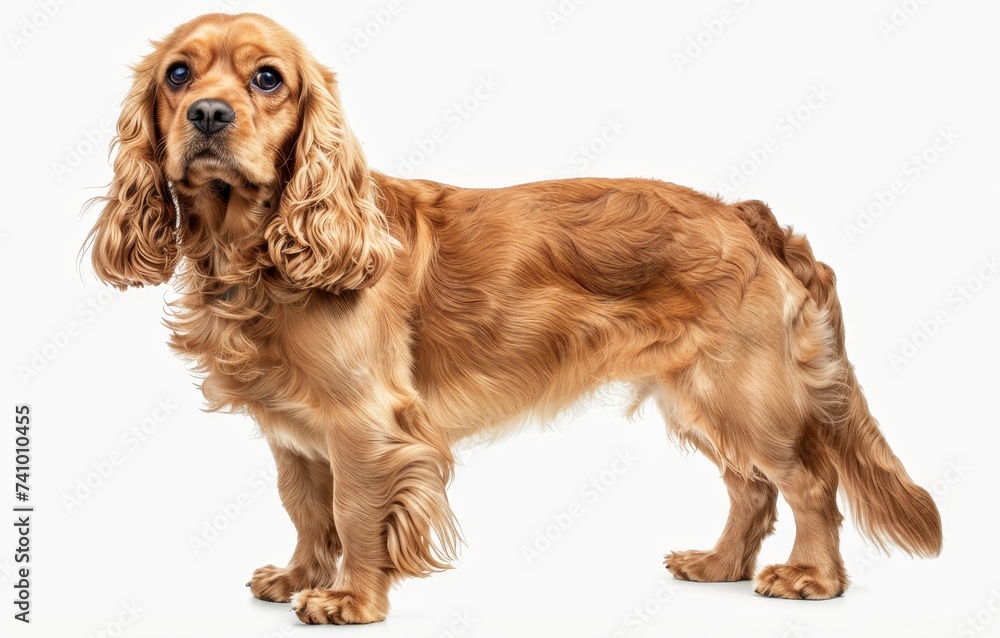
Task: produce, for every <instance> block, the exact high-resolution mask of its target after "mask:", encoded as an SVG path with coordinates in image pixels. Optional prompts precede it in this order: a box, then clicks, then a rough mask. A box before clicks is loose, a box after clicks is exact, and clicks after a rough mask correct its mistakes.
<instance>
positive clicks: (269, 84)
mask: <svg viewBox="0 0 1000 638" xmlns="http://www.w3.org/2000/svg"><path fill="white" fill-rule="evenodd" d="M252 84H253V85H254V86H255V87H257V88H258V89H260V90H261V91H263V92H265V93H270V92H271V91H273V90H275V89H276V88H278V87H279V86H281V76H280V75H278V72H277V71H275V70H274V69H266V68H265V69H261V70H260V71H257V75H255V76H253V82H252Z"/></svg>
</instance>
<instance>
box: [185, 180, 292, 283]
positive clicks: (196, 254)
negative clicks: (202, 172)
mask: <svg viewBox="0 0 1000 638" xmlns="http://www.w3.org/2000/svg"><path fill="white" fill-rule="evenodd" d="M171 196H172V197H173V199H174V205H175V208H176V214H177V224H176V226H177V230H176V240H177V243H178V250H179V252H180V254H181V256H182V257H184V258H186V259H187V260H189V261H190V262H191V263H192V264H193V265H194V267H195V269H196V270H197V272H198V274H199V275H200V276H202V277H205V278H209V279H216V280H218V281H219V283H220V284H226V285H234V284H235V285H238V284H240V283H241V282H242V281H241V280H243V279H246V278H247V276H249V275H250V274H251V273H252V271H253V270H256V269H257V268H258V267H259V266H261V265H264V264H263V263H261V261H260V257H261V256H262V255H261V251H263V254H266V245H265V244H264V240H263V235H264V228H265V225H266V224H267V221H268V219H269V217H270V215H271V211H272V210H273V209H274V208H275V207H276V206H277V195H276V194H275V193H273V192H271V191H270V190H269V189H263V188H237V187H231V186H229V185H227V184H223V183H221V182H215V183H208V184H205V185H204V186H201V187H199V188H190V187H187V186H186V185H184V184H183V183H182V184H176V185H171Z"/></svg>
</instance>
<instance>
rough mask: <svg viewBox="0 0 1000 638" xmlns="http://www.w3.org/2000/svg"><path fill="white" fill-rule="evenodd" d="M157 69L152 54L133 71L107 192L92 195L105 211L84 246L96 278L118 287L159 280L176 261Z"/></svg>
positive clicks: (123, 105) (153, 282)
mask: <svg viewBox="0 0 1000 638" xmlns="http://www.w3.org/2000/svg"><path fill="white" fill-rule="evenodd" d="M156 68H157V64H156V60H155V59H154V58H153V56H152V55H151V56H149V57H147V58H146V59H144V60H143V61H142V62H141V63H140V64H139V65H138V66H136V67H135V69H134V71H135V73H134V76H133V77H134V81H133V84H132V88H131V90H130V91H129V92H128V95H126V96H125V101H124V103H123V104H122V112H121V115H120V116H119V118H118V134H117V136H116V138H115V140H114V141H113V142H112V147H114V146H117V147H118V155H117V157H116V158H115V163H114V170H115V176H114V179H113V180H112V182H111V187H110V189H109V190H108V194H107V196H106V197H100V198H97V201H104V202H105V205H104V210H103V211H102V212H101V216H100V218H99V219H98V220H97V223H96V224H95V225H94V228H93V229H91V231H90V234H89V235H88V236H87V241H86V243H85V244H84V248H85V249H86V247H88V246H89V247H90V248H91V261H92V262H93V265H94V271H95V272H96V273H97V276H98V277H100V278H101V280H103V281H105V282H107V283H109V284H112V285H114V286H115V287H117V288H119V289H122V290H124V289H125V288H127V287H129V286H136V287H141V286H143V285H145V284H151V285H152V284H160V283H163V282H165V281H167V280H168V279H170V275H171V274H172V273H173V271H174V266H176V264H177V244H176V241H175V238H174V212H173V210H172V209H171V208H169V207H168V206H167V205H166V204H165V192H166V181H165V179H164V177H163V174H162V172H161V171H160V166H159V163H158V162H157V158H156V124H155V121H154V111H155V104H156V76H155V74H156Z"/></svg>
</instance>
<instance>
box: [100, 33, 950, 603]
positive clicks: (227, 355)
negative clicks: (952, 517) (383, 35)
mask: <svg viewBox="0 0 1000 638" xmlns="http://www.w3.org/2000/svg"><path fill="white" fill-rule="evenodd" d="M116 143H117V145H118V152H117V156H116V158H115V161H114V179H113V182H112V184H111V186H110V191H109V192H108V195H107V197H105V198H102V199H103V200H104V207H103V211H102V212H101V214H100V217H99V219H98V220H97V222H96V225H95V226H94V228H93V230H92V231H91V232H90V235H89V237H88V241H87V247H88V248H89V249H90V250H91V253H92V261H93V266H94V269H95V270H96V272H97V274H98V276H99V277H100V278H101V279H102V280H103V281H105V282H107V283H109V284H112V285H114V286H116V287H118V288H121V289H124V288H126V287H129V286H143V285H151V284H160V283H164V282H167V281H168V280H171V278H173V281H174V283H175V285H176V287H177V289H178V291H179V292H180V293H181V295H180V297H179V299H178V300H177V301H176V302H175V303H174V304H173V308H172V312H171V318H170V319H169V325H170V327H171V328H172V330H173V336H172V339H171V345H172V346H173V348H174V349H176V351H177V352H179V353H180V354H182V355H184V356H185V357H188V358H190V359H192V360H193V361H195V362H196V363H197V366H198V370H199V371H200V373H201V374H202V376H203V381H202V391H203V393H204V395H205V397H206V399H207V401H208V404H209V406H210V408H211V409H214V410H223V409H225V410H236V411H241V412H245V413H247V414H249V415H250V416H252V417H253V419H254V420H255V421H256V423H257V424H258V425H259V427H260V430H261V432H262V433H263V435H264V437H265V438H266V439H267V442H268V444H269V445H270V447H271V450H272V452H273V454H274V458H275V460H276V462H277V467H278V488H279V491H280V494H281V498H282V502H283V503H284V506H285V509H286V510H287V511H288V514H289V516H290V517H291V519H292V521H293V522H294V524H295V527H296V529H297V531H298V543H297V544H296V546H295V550H294V553H293V554H292V557H291V560H290V561H289V563H288V565H287V566H286V567H283V568H278V567H274V566H270V565H269V566H266V567H262V568H260V569H258V570H256V571H255V572H254V573H253V577H252V579H251V581H250V583H249V587H250V589H251V591H252V593H253V595H254V596H256V597H257V598H260V599H264V600H270V601H291V602H292V605H293V609H294V610H295V611H296V613H297V614H298V616H299V618H300V619H302V620H303V621H304V622H309V623H367V622H372V621H378V620H382V619H383V618H385V616H386V613H387V612H388V610H389V599H388V591H389V588H390V586H391V585H392V584H393V583H394V582H395V581H398V580H399V579H401V578H404V577H407V576H424V575H427V574H429V573H431V572H434V571H437V570H441V569H445V568H447V567H448V566H449V562H450V561H451V559H452V558H453V556H454V555H455V552H456V547H457V545H458V544H459V540H460V539H459V534H458V531H457V528H456V523H455V520H454V517H453V515H452V512H451V509H450V508H449V505H448V497H447V495H446V492H445V488H446V486H447V485H448V482H449V480H450V479H451V477H452V470H453V463H454V460H453V456H452V451H451V450H452V447H453V446H454V445H455V444H456V443H457V442H459V441H461V440H463V439H467V438H469V437H478V438H480V439H490V438H491V437H498V436H499V435H501V434H502V433H503V432H504V431H505V430H509V429H510V428H512V427H514V426H515V425H516V424H517V423H518V422H520V421H523V420H524V419H545V418H547V417H551V416H553V415H555V414H557V413H558V412H559V411H560V410H562V409H563V408H565V407H567V406H568V405H569V404H571V403H572V402H574V401H575V400H576V399H577V398H578V397H580V396H581V395H586V394H587V393H588V392H592V391H594V390H595V389H597V388H599V387H600V386H602V385H603V384H606V383H608V382H609V381H622V382H626V383H627V384H629V387H630V388H631V389H632V390H631V391H632V393H633V394H634V397H633V400H634V401H633V407H635V406H638V405H639V404H640V403H641V402H643V401H645V400H647V399H651V400H652V401H654V402H655V404H656V405H657V406H658V407H659V408H660V409H661V411H662V413H663V415H664V417H665V420H666V423H667V426H668V428H669V429H670V431H671V432H672V433H673V434H674V435H675V436H676V437H677V438H678V439H680V440H681V441H682V442H684V443H686V444H688V445H690V446H693V447H694V448H697V449H698V450H700V451H701V452H702V453H703V454H705V455H706V456H708V457H709V458H710V459H711V460H712V461H713V462H715V463H716V464H717V465H718V467H719V471H720V472H721V473H722V479H723V481H725V484H726V487H727V488H728V490H729V496H730V500H731V510H730V513H729V518H728V520H727V521H726V525H725V529H724V530H723V532H722V536H721V537H720V538H719V540H718V542H717V543H716V545H715V547H714V548H712V549H710V550H708V551H681V552H673V553H670V554H668V555H667V556H666V559H665V564H666V568H667V569H668V570H670V572H671V573H672V574H673V575H674V576H675V577H677V578H681V579H686V580H696V581H734V580H741V579H751V578H754V576H755V575H756V581H755V588H756V591H757V592H759V593H761V594H764V595H766V596H777V597H781V598H809V599H823V598H831V597H834V596H839V595H840V594H842V593H843V592H844V589H845V588H846V587H847V583H848V581H847V575H846V573H845V570H844V563H843V560H842V559H841V556H840V552H839V538H838V536H839V528H840V524H841V520H842V516H841V514H840V512H839V511H838V507H837V502H836V494H837V488H838V484H839V485H840V487H842V488H843V489H844V491H845V492H846V495H847V501H848V503H849V504H850V506H851V509H852V511H853V515H854V519H855V521H856V522H857V524H858V526H859V527H860V529H861V530H862V531H863V532H864V533H865V535H866V536H867V537H868V538H870V539H871V540H872V541H873V542H875V543H876V544H878V545H880V546H884V545H886V544H893V545H896V546H898V547H901V548H902V549H904V550H905V551H907V552H910V553H913V554H918V555H922V556H933V555H936V554H937V553H938V552H939V550H940V547H941V522H940V518H939V516H938V512H937V509H936V507H935V505H934V502H933V501H932V499H931V497H930V495H929V494H928V493H927V492H926V491H925V490H924V489H921V488H920V487H918V486H917V485H915V484H914V483H913V482H912V481H911V480H910V478H909V477H908V476H907V474H906V472H905V470H904V469H903V466H902V464H901V463H900V462H899V460H898V459H897V458H896V456H895V455H893V453H892V451H891V450H890V448H889V445H888V444H887V443H886V441H885V439H884V438H883V436H882V434H881V432H880V431H879V427H878V424H877V422H876V421H875V419H874V418H873V417H872V415H871V414H870V413H869V410H868V406H867V403H866V401H865V397H864V395H863V394H862V392H861V389H860V387H859V386H858V382H857V380H856V379H855V375H854V371H853V369H852V366H851V364H850V363H849V362H848V359H847V355H846V353H845V351H844V326H843V321H842V318H841V309H840V304H839V302H838V299H837V293H836V290H835V285H834V275H833V272H832V271H831V270H830V268H828V267H827V266H826V265H824V264H822V263H820V262H818V261H816V259H815V258H814V257H813V253H812V250H811V248H810V246H809V243H808V242H807V241H806V239H805V238H804V237H803V236H801V235H797V234H794V233H793V232H792V231H791V230H790V229H786V228H782V227H780V226H779V225H778V223H777V222H776V221H775V218H774V216H773V215H772V214H771V211H770V210H769V209H768V208H767V206H765V205H764V204H763V203H761V202H759V201H744V202H738V203H736V204H727V203H724V202H722V201H720V200H718V199H716V198H713V197H709V196H706V195H702V194H700V193H697V192H694V191H692V190H690V189H687V188H684V187H681V186H677V185H674V184H670V183H665V182H659V181H653V180H644V179H571V180H559V181H548V182H538V183H533V184H525V185H521V186H512V187H509V188H499V189H465V188H458V187H454V186H448V185H445V184H439V183H435V182H430V181H424V180H406V179H398V178H395V177H390V176H388V175H384V174H382V173H379V172H376V171H374V170H372V169H371V168H369V166H368V164H367V163H366V162H365V157H364V155H363V153H362V150H361V146H360V144H359V143H358V140H357V138H356V137H355V136H354V134H353V133H352V131H351V129H350V128H349V127H348V124H347V120H346V118H345V116H344V112H343V107H342V106H341V101H340V98H339V96H338V90H337V83H336V81H335V79H334V75H333V74H332V73H331V72H330V71H328V70H327V69H326V68H324V67H323V66H321V65H320V64H319V63H318V62H317V61H316V60H315V59H314V58H313V57H312V55H310V54H309V53H308V52H307V51H306V49H305V48H304V47H303V45H302V43H301V42H300V41H299V40H298V39H296V38H295V37H294V36H293V35H292V34H290V33H289V32H288V31H286V30H285V29H283V28H281V27H280V26H278V25H277V24H275V23H274V22H272V21H271V20H269V19H267V18H264V17H262V16H259V15H253V14H242V15H235V16H234V15H222V14H214V15H206V16H202V17H199V18H197V19H195V20H192V21H191V22H188V23H187V24H184V25H182V26H180V27H178V28H177V29H176V30H175V31H174V32H173V33H172V34H170V35H169V36H168V37H167V38H166V39H164V40H163V41H161V42H158V43H156V44H155V49H154V51H153V52H152V53H151V54H149V55H147V56H146V57H145V58H143V59H142V61H141V62H139V64H138V65H136V66H135V67H134V85H133V86H132V89H131V91H130V92H129V93H128V95H127V97H126V98H125V101H124V105H123V110H122V113H121V117H120V120H119V122H118V137H117V141H116ZM779 491H780V492H781V493H782V494H783V495H784V497H785V499H786V500H787V501H788V503H789V505H790V506H791V509H792V511H793V513H794V516H795V526H796V535H795V544H794V547H793V548H792V552H791V556H790V557H789V558H788V562H787V563H784V564H779V565H771V566H768V567H765V568H763V569H762V570H760V571H757V570H756V559H757V554H758V551H759V549H760V546H761V541H762V540H763V539H764V538H765V537H767V536H768V535H769V534H770V533H771V532H772V529H773V525H774V521H775V501H776V498H777V495H778V493H779Z"/></svg>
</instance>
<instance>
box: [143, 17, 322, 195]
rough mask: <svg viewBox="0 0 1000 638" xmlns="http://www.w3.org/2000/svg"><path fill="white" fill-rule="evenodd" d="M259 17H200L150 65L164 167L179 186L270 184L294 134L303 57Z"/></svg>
mask: <svg viewBox="0 0 1000 638" xmlns="http://www.w3.org/2000/svg"><path fill="white" fill-rule="evenodd" d="M299 49H300V47H299V45H298V43H297V42H296V41H295V40H294V39H293V38H290V37H289V36H288V34H287V33H286V32H285V31H284V30H283V29H280V28H278V27H277V26H276V25H274V24H272V23H271V22H270V21H269V20H267V19H265V18H261V17H258V16H247V15H243V16H239V17H238V18H237V19H232V18H230V17H228V16H219V15H212V16H205V17H203V18H199V19H198V20H195V21H194V22H190V23H188V24H186V25H184V26H182V27H181V28H179V29H178V30H177V31H176V32H174V34H172V35H171V36H170V38H168V39H167V40H166V41H165V42H163V43H162V44H161V45H160V46H159V47H158V48H157V52H156V63H155V65H152V74H153V79H152V81H153V82H155V85H156V86H155V92H156V111H157V112H156V120H157V125H158V130H159V133H160V135H161V136H162V140H163V149H164V156H163V158H162V162H163V172H164V174H165V175H166V177H167V178H168V179H170V180H172V181H173V182H175V183H177V184H179V185H181V186H182V187H183V188H187V189H191V188H200V187H204V186H206V185H209V184H210V183H212V182H213V181H215V182H216V184H215V186H218V185H219V183H223V184H226V185H229V186H233V187H237V188H239V187H272V186H274V185H275V184H276V183H277V182H278V180H279V178H280V175H279V167H281V166H282V165H283V164H284V160H285V159H287V158H288V157H289V156H290V154H291V145H292V142H293V141H294V138H295V134H296V133H297V131H298V123H299V101H300V96H301V93H302V90H301V87H302V82H303V78H302V74H300V73H299V69H301V68H302V67H303V64H302V60H303V55H302V53H301V52H300V51H299Z"/></svg>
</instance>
